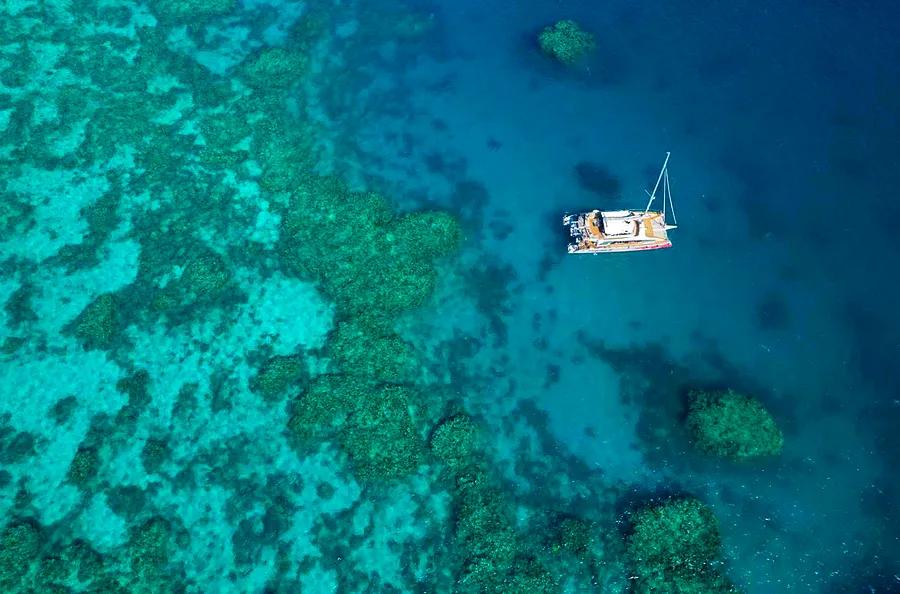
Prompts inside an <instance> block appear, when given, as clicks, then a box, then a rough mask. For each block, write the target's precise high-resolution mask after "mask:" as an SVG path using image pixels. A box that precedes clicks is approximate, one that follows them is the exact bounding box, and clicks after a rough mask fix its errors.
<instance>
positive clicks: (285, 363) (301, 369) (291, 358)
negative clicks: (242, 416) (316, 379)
mask: <svg viewBox="0 0 900 594" xmlns="http://www.w3.org/2000/svg"><path fill="white" fill-rule="evenodd" d="M308 384H309V370H308V368H307V364H306V360H305V359H304V358H303V357H302V356H300V355H287V356H281V355H276V356H274V357H272V358H270V359H268V360H267V361H266V362H265V363H264V364H263V366H262V367H261V368H260V370H259V373H258V374H257V375H256V377H254V378H253V379H252V380H251V381H250V389H251V390H253V391H254V392H256V393H257V394H259V395H260V396H262V397H263V398H264V399H266V400H267V401H270V402H272V401H276V400H278V399H279V398H281V397H283V396H286V395H288V394H290V393H291V392H293V393H300V392H303V391H305V390H306V388H307V386H308Z"/></svg>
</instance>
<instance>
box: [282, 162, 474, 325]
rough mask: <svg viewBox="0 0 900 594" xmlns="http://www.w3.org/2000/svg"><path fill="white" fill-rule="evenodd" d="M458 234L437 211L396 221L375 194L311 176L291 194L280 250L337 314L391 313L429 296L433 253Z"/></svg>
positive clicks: (449, 246)
mask: <svg viewBox="0 0 900 594" xmlns="http://www.w3.org/2000/svg"><path fill="white" fill-rule="evenodd" d="M460 236H461V233H460V231H459V227H458V225H457V224H456V223H455V221H453V219H452V217H448V216H447V215H445V214H443V213H418V214H416V215H414V216H413V215H407V217H402V218H400V219H399V220H398V219H395V218H394V217H393V214H392V213H391V210H390V208H389V205H388V203H387V201H386V200H385V199H384V198H383V197H382V196H379V195H378V194H374V193H370V192H364V193H356V192H349V191H347V190H346V188H344V187H343V185H341V184H340V183H339V182H337V181H336V180H331V179H323V178H314V179H307V180H305V182H304V183H303V184H302V185H301V186H299V187H298V188H296V189H295V191H294V193H293V195H292V197H291V203H290V206H289V208H288V211H287V212H286V213H285V215H284V217H283V220H282V242H281V255H282V258H283V260H284V261H285V263H286V264H287V266H288V267H289V268H291V269H292V270H294V271H295V272H297V273H298V274H300V275H303V276H309V277H313V278H315V279H317V280H319V281H320V282H321V283H322V286H323V289H324V290H325V292H326V294H328V295H329V296H330V297H332V298H333V299H335V300H336V302H337V305H338V307H339V308H340V309H341V310H342V313H346V314H348V316H350V315H352V316H354V317H356V318H359V317H360V316H362V317H366V318H373V317H375V318H377V317H379V316H386V317H389V318H390V317H393V316H395V315H397V314H399V313H401V312H403V311H406V310H409V309H411V308H414V307H416V306H419V305H421V304H423V303H424V302H425V301H426V300H427V299H428V298H429V296H430V295H431V293H432V291H433V290H434V287H435V284H436V281H437V271H436V268H435V264H436V262H435V260H436V258H438V257H440V256H442V255H445V254H447V253H450V252H451V251H452V250H454V249H456V247H457V245H458V243H459V239H460Z"/></svg>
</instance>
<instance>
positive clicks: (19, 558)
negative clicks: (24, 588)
mask: <svg viewBox="0 0 900 594" xmlns="http://www.w3.org/2000/svg"><path fill="white" fill-rule="evenodd" d="M41 540H42V539H41V530H40V527H39V526H38V525H37V524H36V523H35V522H33V521H31V520H13V521H12V522H10V523H9V524H7V526H6V527H5V528H4V529H3V532H2V533H0V587H2V588H3V589H4V591H12V590H13V589H15V588H16V586H17V585H18V584H19V583H20V582H21V581H22V580H23V579H24V578H25V577H26V576H27V575H28V574H29V573H30V570H31V566H32V563H34V560H35V559H36V558H37V556H38V552H39V551H40V550H41V544H42V543H41Z"/></svg>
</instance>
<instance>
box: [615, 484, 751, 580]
mask: <svg viewBox="0 0 900 594" xmlns="http://www.w3.org/2000/svg"><path fill="white" fill-rule="evenodd" d="M626 549H627V552H628V557H629V559H630V563H631V572H632V575H634V581H633V589H634V592H636V593H638V594H641V593H644V592H677V593H680V594H715V593H717V592H721V593H725V592H737V590H736V588H735V587H734V586H733V585H732V584H731V582H730V581H729V580H728V579H727V577H725V576H724V575H723V574H722V572H721V560H720V558H719V557H720V549H721V538H720V536H719V524H718V521H717V520H716V517H715V516H714V515H713V513H712V511H711V510H710V509H709V508H708V507H706V506H705V505H704V504H703V503H701V502H700V501H698V500H697V499H694V498H673V499H669V500H667V501H664V502H661V503H656V504H651V505H649V506H647V507H645V508H643V509H640V510H638V511H637V512H635V513H634V514H633V515H632V516H631V532H630V534H629V535H628V536H627V538H626Z"/></svg>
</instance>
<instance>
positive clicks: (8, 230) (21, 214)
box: [0, 192, 34, 242]
mask: <svg viewBox="0 0 900 594" xmlns="http://www.w3.org/2000/svg"><path fill="white" fill-rule="evenodd" d="M33 212H34V206H32V205H31V204H29V203H28V202H27V201H26V200H25V198H24V197H22V196H19V195H18V194H13V193H11V192H2V193H0V242H5V241H9V240H10V239H12V238H13V237H15V236H16V235H17V234H19V233H24V232H25V231H26V230H27V229H28V228H29V227H31V226H32V225H33V224H34V221H33V219H32V213H33Z"/></svg>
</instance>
